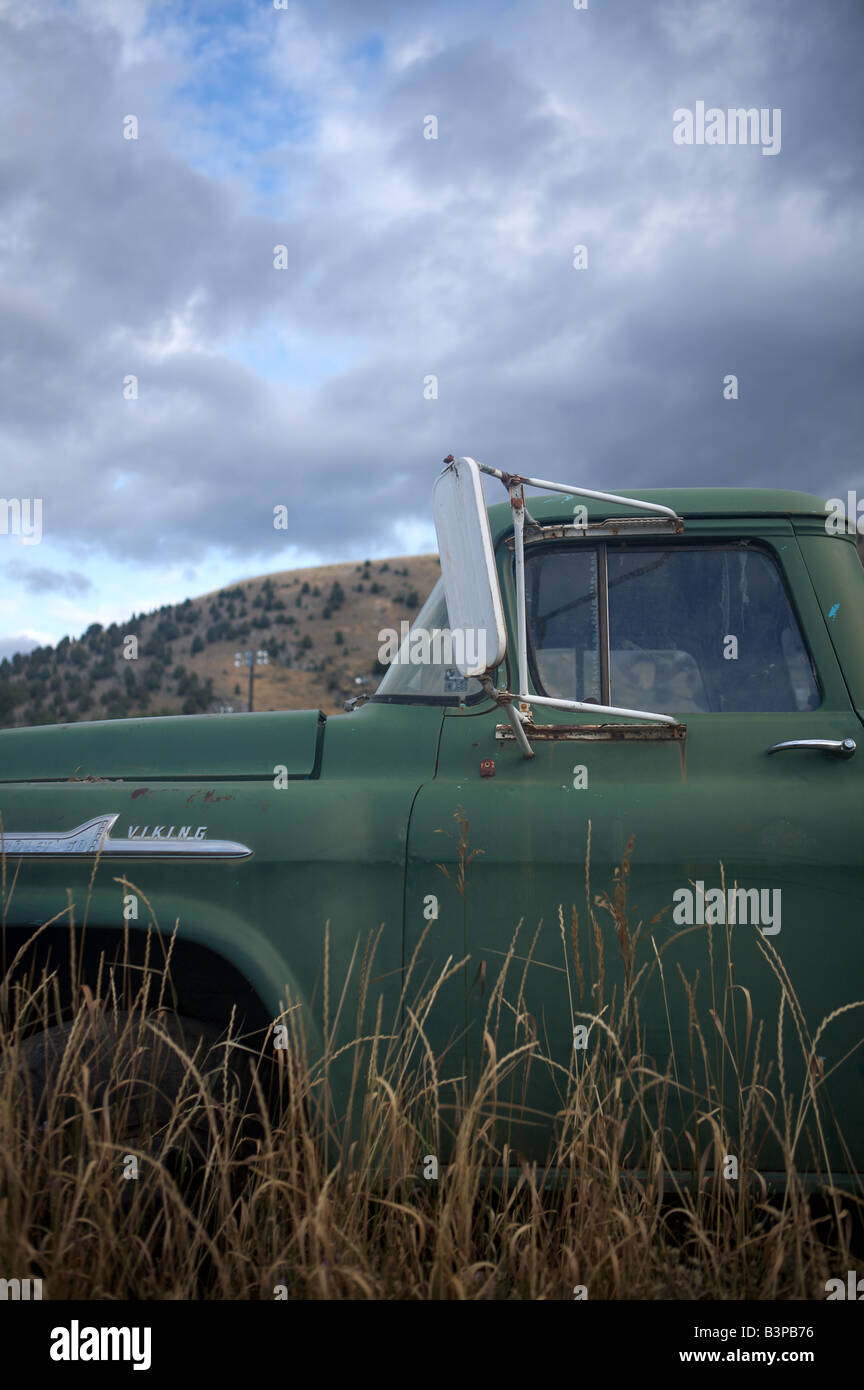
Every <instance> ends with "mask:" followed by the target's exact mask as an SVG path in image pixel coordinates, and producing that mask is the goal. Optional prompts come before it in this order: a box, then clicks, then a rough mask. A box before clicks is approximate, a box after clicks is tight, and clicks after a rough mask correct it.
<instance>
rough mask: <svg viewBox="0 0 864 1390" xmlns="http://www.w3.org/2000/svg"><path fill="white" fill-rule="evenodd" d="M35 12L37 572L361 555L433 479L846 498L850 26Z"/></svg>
mask: <svg viewBox="0 0 864 1390" xmlns="http://www.w3.org/2000/svg"><path fill="white" fill-rule="evenodd" d="M49 8H50V7H49ZM823 8H824V7H823ZM45 17H46V16H45V12H44V10H40V11H39V12H38V13H37V12H36V11H27V10H23V11H16V12H13V13H7V14H5V15H4V17H3V18H2V19H0V30H2V33H0V50H2V52H3V53H4V54H5V57H4V58H3V60H2V62H3V67H4V70H3V72H2V77H3V91H4V93H5V95H3V96H2V97H0V119H2V121H3V123H4V125H5V126H6V136H5V139H4V141H3V144H2V147H0V148H2V150H3V154H2V156H0V164H2V168H0V217H2V220H3V225H4V227H5V229H6V230H5V233H4V238H3V240H2V243H0V271H2V275H0V283H2V285H3V286H4V287H5V288H4V289H3V290H2V291H0V301H2V302H0V313H2V314H3V316H4V320H5V322H6V324H7V332H6V333H5V334H4V340H5V343H6V345H7V346H6V348H5V350H3V351H2V358H3V360H2V379H3V381H4V383H5V384H4V386H3V388H2V396H0V445H2V450H3V458H4V489H5V492H6V495H7V496H10V495H15V493H16V492H17V493H18V494H20V495H22V496H33V495H41V496H43V497H44V499H45V523H44V524H45V537H44V540H43V552H42V555H41V556H40V559H43V558H44V559H45V560H46V564H45V573H46V574H50V573H52V572H53V573H55V574H58V573H65V572H67V571H68V570H69V569H70V567H72V569H73V572H74V573H76V574H77V575H78V577H79V579H81V578H82V577H83V576H84V575H85V574H87V573H88V572H92V566H93V565H94V563H95V560H96V557H98V558H99V562H100V563H105V562H111V563H113V564H114V565H116V566H122V567H123V568H124V573H126V572H128V571H131V572H132V573H133V574H134V573H136V572H140V573H141V574H142V575H143V574H146V573H148V572H153V571H156V570H160V569H161V570H164V569H173V568H177V569H178V571H182V570H183V569H184V568H185V569H186V570H187V571H189V570H190V569H191V568H192V567H194V568H195V570H196V571H201V570H206V566H207V565H208V563H211V559H212V563H214V564H215V563H217V562H218V563H220V564H221V563H224V560H225V557H226V556H227V557H232V560H233V561H234V562H235V564H236V568H237V570H238V572H242V571H243V570H244V569H247V570H248V571H249V572H260V571H261V570H262V569H264V568H266V567H267V566H268V564H270V563H275V562H276V557H277V555H278V554H279V553H280V551H281V550H283V549H284V546H285V545H286V544H288V545H292V546H294V547H296V548H297V549H298V550H302V551H303V552H304V553H310V554H315V555H318V556H320V557H321V558H322V559H331V558H337V557H339V556H343V555H349V556H350V555H353V556H358V557H362V555H363V554H364V553H366V552H373V551H374V552H375V553H378V554H382V553H386V551H387V548H388V547H392V549H393V551H394V552H395V551H397V550H399V549H400V548H401V546H400V537H401V538H403V539H404V537H406V536H416V537H418V538H420V537H423V536H426V535H428V534H429V532H428V521H429V498H430V492H431V484H432V481H433V479H434V476H435V473H436V472H437V469H438V467H439V465H440V460H441V459H442V458H443V456H444V455H445V454H447V453H449V452H455V453H463V452H467V453H474V454H476V455H477V456H478V457H480V458H483V459H485V460H488V461H491V462H494V463H496V464H499V465H500V466H503V467H505V468H518V467H522V468H525V467H526V466H527V465H530V466H531V468H532V469H534V470H535V471H540V472H541V473H543V474H545V475H547V476H549V475H554V474H556V473H557V474H559V475H560V476H562V477H564V478H566V479H569V480H571V481H584V482H585V483H586V484H587V485H588V486H599V487H607V488H613V489H614V488H622V487H636V486H639V485H641V486H648V485H652V484H653V485H662V484H667V485H674V484H680V485H683V484H690V485H693V484H696V485H698V484H700V483H708V482H722V483H727V484H734V483H741V484H748V485H763V486H778V487H801V488H804V489H806V490H809V491H816V492H818V493H820V494H823V495H825V496H828V495H832V494H838V493H843V492H845V490H846V489H847V488H848V487H851V486H854V485H855V484H856V481H857V479H858V478H859V477H860V464H859V457H860V442H859V441H860V436H861V428H862V423H864V419H862V414H864V412H862V393H861V391H860V360H861V328H860V295H861V289H862V271H861V258H860V253H859V247H858V241H859V233H858V228H859V227H860V219H861V213H862V206H861V204H862V193H861V189H862V179H861V174H862V151H861V148H860V141H859V140H858V138H857V131H858V130H860V126H861V115H862V112H861V106H862V89H861V84H860V82H859V81H858V72H857V68H858V52H859V45H860V39H861V37H862V27H864V26H862V16H861V12H860V8H859V7H858V6H857V5H856V4H855V3H852V0H833V3H832V6H831V7H830V15H828V14H827V13H823V10H820V9H817V7H814V6H812V5H811V4H809V3H804V0H792V3H789V4H787V5H785V6H783V7H770V8H769V7H765V6H763V5H761V4H758V3H755V0H730V3H728V4H727V5H725V6H723V7H721V9H720V10H718V8H717V6H716V5H713V4H708V3H706V2H705V0H686V2H685V0H677V3H670V4H666V5H663V6H646V5H644V4H643V3H641V0H632V3H626V4H625V3H621V4H619V5H617V6H595V7H591V8H589V10H587V11H584V12H577V11H574V10H572V9H568V8H567V6H566V5H560V6H550V7H542V6H541V7H538V6H537V5H536V4H531V3H529V2H528V0H515V3H513V4H510V5H508V6H507V7H505V9H503V10H502V9H501V7H500V6H493V5H491V4H484V3H481V4H478V5H476V6H471V7H467V8H466V7H465V6H463V5H459V4H455V3H447V4H442V5H440V6H436V9H435V13H434V21H433V20H432V19H430V17H429V14H428V13H427V12H426V11H425V9H424V7H406V6H404V5H402V4H397V3H395V0H394V3H389V2H388V0H350V3H349V0H321V3H316V4H315V5H313V4H311V3H309V4H292V5H290V6H289V8H287V9H286V10H280V11H277V10H275V9H273V8H272V7H270V6H266V5H261V6H251V7H238V6H234V5H221V6H216V7H212V6H203V5H198V4H189V5H188V6H184V7H179V8H175V7H165V6H163V5H161V4H151V5H146V4H144V3H143V0H136V4H135V6H134V7H133V6H131V5H130V6H124V5H121V4H119V3H117V0H88V2H87V3H86V4H83V3H82V4H80V5H79V6H78V8H77V9H76V8H75V6H74V4H71V5H65V4H63V5H60V4H57V5H56V6H55V7H54V8H53V10H51V14H50V22H49V23H46V22H45ZM697 100H704V101H706V103H707V104H709V105H710V104H716V105H718V106H720V107H722V108H724V109H725V108H728V107H731V106H737V105H745V106H750V105H756V106H757V107H761V106H766V107H772V108H773V107H776V106H779V107H782V111H783V146H782V152H781V153H780V155H778V156H777V157H776V158H772V159H765V158H763V157H762V156H761V154H760V152H759V150H758V149H752V148H740V147H739V148H733V147H716V148H707V147H689V148H688V147H679V146H675V145H674V144H673V141H672V128H673V120H672V113H673V111H674V110H675V109H676V108H677V107H679V106H688V107H692V106H693V105H694V104H695V102H696V101H697ZM130 113H134V114H136V115H137V118H138V121H139V138H138V139H137V140H124V139H123V133H122V132H123V120H124V117H126V116H127V115H129V114H130ZM429 115H434V116H435V117H436V118H437V122H438V138H437V140H431V139H424V136H423V130H424V120H425V118H426V117H427V116H429ZM576 245H585V246H586V247H587V248H588V268H587V269H586V270H576V269H574V266H573V252H574V247H575V246H576ZM276 246H284V247H285V248H286V256H287V269H285V270H277V269H275V268H274V247H276ZM728 373H734V374H735V375H737V376H738V378H739V399H738V400H737V401H734V402H730V401H726V400H724V398H723V394H722V383H723V378H724V377H725V376H726V375H727V374H728ZM430 374H431V375H434V376H436V377H437V381H438V392H437V398H436V399H426V398H425V397H424V390H423V388H424V381H425V379H426V378H427V377H428V376H429V375H430ZM130 377H134V378H135V379H136V382H137V397H133V398H132V399H129V398H127V396H125V395H124V382H128V380H129V378H130ZM279 503H285V504H286V505H287V506H288V508H289V517H290V521H291V529H290V530H289V532H288V533H286V532H284V531H279V532H275V531H274V529H273V526H272V516H273V507H274V506H275V505H277V504H279ZM422 543H423V544H425V542H422ZM37 573H38V572H37V571H31V580H32V577H33V576H34V575H36V574H37ZM23 582H24V583H25V587H26V589H27V591H28V592H30V593H33V594H37V595H45V596H47V595H50V594H51V593H52V592H58V593H59V592H64V590H61V589H53V588H52V587H51V586H50V584H47V583H42V584H41V587H40V582H41V581H39V580H38V579H35V582H30V581H26V580H25V581H23ZM74 582H75V581H73V585H74ZM73 591H74V589H70V588H69V587H68V580H67V587H66V589H65V592H66V593H70V592H73ZM77 592H79V593H81V592H83V590H81V589H79V590H78V591H77ZM42 616H43V615H42V614H41V613H40V618H41V617H42ZM32 625H33V627H34V628H36V627H39V628H41V627H43V626H44V625H45V624H44V622H43V621H40V622H38V623H37V622H36V620H35V617H34V620H33V624H32Z"/></svg>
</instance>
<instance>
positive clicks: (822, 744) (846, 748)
mask: <svg viewBox="0 0 864 1390" xmlns="http://www.w3.org/2000/svg"><path fill="white" fill-rule="evenodd" d="M857 747H858V745H857V744H856V742H855V740H854V738H793V739H791V740H790V741H789V742H788V743H775V744H774V747H773V748H769V749H768V752H769V753H782V752H784V751H785V749H787V748H815V749H817V751H820V752H822V753H833V755H834V757H835V758H852V757H854V755H855V749H856V748H857Z"/></svg>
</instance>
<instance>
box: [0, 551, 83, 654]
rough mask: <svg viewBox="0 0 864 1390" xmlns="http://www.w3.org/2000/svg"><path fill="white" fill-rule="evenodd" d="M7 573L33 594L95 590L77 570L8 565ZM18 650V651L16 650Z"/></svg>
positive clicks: (72, 594)
mask: <svg viewBox="0 0 864 1390" xmlns="http://www.w3.org/2000/svg"><path fill="white" fill-rule="evenodd" d="M6 573H7V574H8V575H9V577H10V578H14V579H15V581H16V583H18V584H20V585H21V586H22V588H24V589H27V590H28V592H29V593H31V594H48V593H56V594H68V595H70V596H74V595H77V594H86V593H89V591H90V590H91V589H92V588H93V585H92V583H91V581H90V580H89V579H88V578H87V576H86V574H79V573H78V572H77V570H65V571H63V572H60V571H58V570H52V569H49V568H47V566H45V565H27V566H24V565H22V564H20V563H19V564H18V565H15V566H12V565H7V567H6ZM16 650H18V649H17V648H16Z"/></svg>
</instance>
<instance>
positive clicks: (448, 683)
mask: <svg viewBox="0 0 864 1390" xmlns="http://www.w3.org/2000/svg"><path fill="white" fill-rule="evenodd" d="M448 632H449V626H448V621H447V600H446V598H445V597H444V581H443V579H439V580H438V582H437V584H436V585H435V588H434V589H433V590H432V592H431V594H430V595H429V597H428V599H427V600H426V602H425V603H424V605H423V607H422V608H421V609H420V612H419V613H418V614H417V618H416V620H415V622H414V624H413V625H412V627H411V632H410V633H409V635H408V637H407V638H406V639H405V641H404V642H403V643H402V645H401V647H400V648H399V651H398V654H397V655H396V657H395V658H394V659H393V661H392V663H391V665H390V666H389V667H388V669H387V673H386V675H385V676H384V679H383V680H382V682H381V684H380V685H379V687H378V689H377V690H376V692H375V695H374V697H373V698H374V699H376V700H377V699H379V698H385V699H400V698H401V699H409V700H436V701H437V700H447V701H448V702H449V701H451V700H467V699H470V698H471V696H472V695H479V694H481V693H482V689H483V687H482V686H481V685H480V682H479V681H476V680H474V679H473V677H471V678H468V677H465V676H462V675H460V674H459V671H458V670H457V668H456V667H455V666H454V665H452V664H450V663H451V662H452V653H448V650H447V649H448V645H449V644H448V642H447V640H446V634H447V633H448ZM419 634H424V638H423V639H421V638H420V636H419ZM436 634H437V638H436ZM442 637H443V640H442ZM412 638H413V640H412ZM379 640H380V641H382V642H383V641H385V640H386V639H385V638H384V637H382V636H379ZM436 658H437V659H436ZM382 659H383V658H382Z"/></svg>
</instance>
